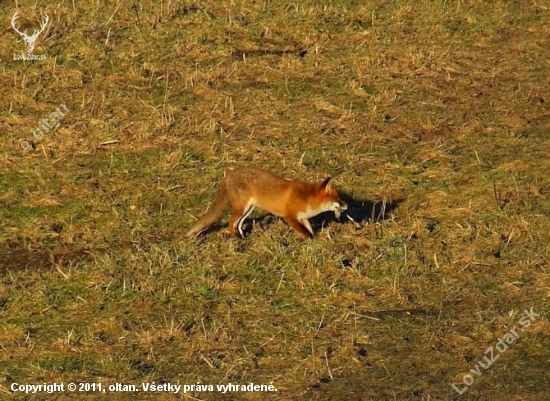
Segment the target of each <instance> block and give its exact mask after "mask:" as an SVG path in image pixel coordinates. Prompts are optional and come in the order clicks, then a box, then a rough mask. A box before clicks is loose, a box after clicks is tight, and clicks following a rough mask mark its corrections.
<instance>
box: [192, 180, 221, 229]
mask: <svg viewBox="0 0 550 401" xmlns="http://www.w3.org/2000/svg"><path fill="white" fill-rule="evenodd" d="M228 206H229V197H228V195H227V184H226V183H225V180H223V181H222V182H221V183H220V188H219V189H218V194H217V195H216V200H215V201H214V203H213V204H212V206H210V208H209V209H208V210H207V211H206V213H205V214H203V215H202V216H201V217H200V218H199V219H198V220H197V221H196V222H195V224H193V227H191V229H190V230H189V231H188V232H187V237H189V238H193V237H198V236H199V235H200V234H201V233H202V232H203V231H205V230H207V229H208V228H209V227H211V226H212V225H213V224H215V223H216V222H217V221H219V220H220V219H221V217H222V214H223V212H224V211H225V209H226V208H227V207H228Z"/></svg>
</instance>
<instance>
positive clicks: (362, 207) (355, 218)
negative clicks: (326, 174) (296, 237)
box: [309, 191, 404, 233]
mask: <svg viewBox="0 0 550 401" xmlns="http://www.w3.org/2000/svg"><path fill="white" fill-rule="evenodd" d="M340 199H341V200H343V201H344V202H346V204H347V205H348V209H347V210H346V211H344V212H342V214H341V215H340V217H336V216H335V214H334V213H333V212H325V213H322V214H320V215H318V216H315V217H313V218H311V219H310V220H309V221H310V223H311V227H312V228H313V230H314V231H315V233H317V232H318V231H319V230H320V229H321V228H323V226H324V225H326V224H327V223H338V224H346V223H350V222H351V223H363V222H369V223H376V222H379V221H382V220H386V219H388V218H389V217H391V215H392V213H393V211H394V210H395V209H396V208H397V207H398V206H399V204H400V203H401V202H403V200H404V199H402V198H398V199H394V200H391V201H387V200H379V201H376V200H372V199H362V198H356V197H354V196H353V195H352V194H349V193H346V192H341V191H340Z"/></svg>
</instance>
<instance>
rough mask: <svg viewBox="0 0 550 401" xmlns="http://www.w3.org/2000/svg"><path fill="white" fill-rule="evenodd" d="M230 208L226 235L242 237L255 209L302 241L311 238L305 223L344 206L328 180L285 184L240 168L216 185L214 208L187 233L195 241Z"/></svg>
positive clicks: (259, 170)
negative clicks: (278, 220)
mask: <svg viewBox="0 0 550 401" xmlns="http://www.w3.org/2000/svg"><path fill="white" fill-rule="evenodd" d="M229 205H231V207H232V209H233V214H232V215H231V218H230V220H229V234H230V235H231V236H232V237H235V236H236V235H237V231H238V232H239V234H240V236H241V237H244V234H243V230H242V226H243V222H244V220H245V219H246V218H247V217H248V216H249V215H250V213H252V211H253V210H254V208H255V207H258V208H259V209H262V210H264V211H266V212H268V213H271V214H274V215H275V216H279V217H282V218H283V219H285V220H286V222H287V223H288V224H289V225H290V226H291V227H292V228H293V229H295V230H296V231H298V233H300V234H301V235H302V236H304V237H305V238H312V237H313V229H312V228H311V225H310V224H309V221H308V219H309V218H311V217H314V216H317V215H318V214H320V213H323V212H328V211H332V212H334V213H335V214H336V217H340V213H341V212H343V211H344V210H347V208H348V206H347V205H346V203H345V202H343V201H342V200H340V197H339V196H338V192H337V191H336V190H335V189H334V188H333V187H332V186H331V184H330V177H329V178H327V179H326V180H324V181H323V182H321V183H316V184H312V183H307V182H301V181H291V180H285V179H284V178H281V177H278V176H276V175H275V174H272V173H270V172H269V171H265V170H261V169H258V168H251V167H244V168H239V169H236V170H233V171H229V172H228V173H227V176H226V177H225V179H224V180H222V182H221V183H220V187H219V190H218V195H217V197H216V200H215V201H214V204H213V205H212V206H211V207H210V209H208V211H207V212H206V213H205V214H204V215H203V216H202V217H201V218H199V219H198V220H197V222H196V223H195V224H194V225H193V227H191V229H190V230H189V231H188V232H187V236H188V237H196V236H198V235H199V234H200V233H201V232H203V231H205V230H206V229H208V228H209V227H210V226H212V225H213V224H214V223H216V222H217V221H218V220H220V218H221V216H222V214H223V212H224V210H225V209H226V208H227V207H228V206H229Z"/></svg>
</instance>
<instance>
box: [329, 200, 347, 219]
mask: <svg viewBox="0 0 550 401" xmlns="http://www.w3.org/2000/svg"><path fill="white" fill-rule="evenodd" d="M332 210H333V211H334V215H335V216H336V218H337V219H339V218H340V214H341V213H342V212H344V211H346V210H348V205H347V203H346V202H344V201H342V200H339V201H338V202H334V205H333V209H332Z"/></svg>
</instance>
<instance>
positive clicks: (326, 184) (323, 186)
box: [321, 177, 331, 190]
mask: <svg viewBox="0 0 550 401" xmlns="http://www.w3.org/2000/svg"><path fill="white" fill-rule="evenodd" d="M330 178H331V177H328V178H327V179H325V181H323V182H322V184H321V190H327V189H330V188H331V185H330Z"/></svg>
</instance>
